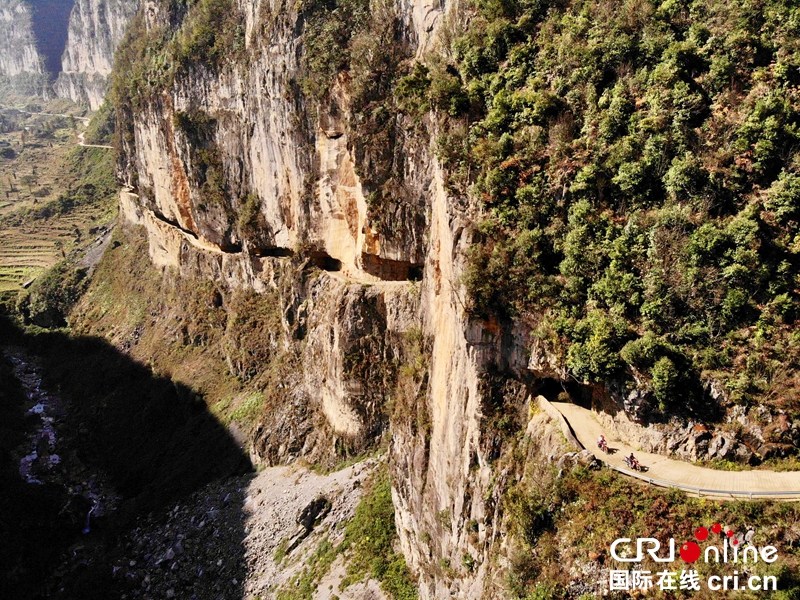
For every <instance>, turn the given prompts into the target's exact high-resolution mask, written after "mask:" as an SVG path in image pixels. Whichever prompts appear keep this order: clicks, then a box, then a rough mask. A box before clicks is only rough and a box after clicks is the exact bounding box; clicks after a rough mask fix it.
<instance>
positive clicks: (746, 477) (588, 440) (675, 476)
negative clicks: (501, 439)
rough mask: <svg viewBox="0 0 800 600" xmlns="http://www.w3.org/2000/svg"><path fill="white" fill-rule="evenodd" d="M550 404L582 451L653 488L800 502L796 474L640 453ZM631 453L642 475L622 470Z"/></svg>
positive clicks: (584, 416)
mask: <svg viewBox="0 0 800 600" xmlns="http://www.w3.org/2000/svg"><path fill="white" fill-rule="evenodd" d="M550 404H551V405H552V406H553V407H554V408H555V409H556V410H558V412H559V413H561V415H563V417H564V419H565V423H566V424H567V425H568V427H569V428H570V429H571V431H572V433H574V435H575V437H576V438H577V440H578V442H579V443H580V444H581V445H582V446H583V447H584V448H586V449H588V450H589V451H591V452H593V453H594V454H595V456H597V457H598V458H599V459H600V460H602V461H603V462H605V463H606V464H607V465H609V466H610V467H611V468H613V469H615V470H617V471H620V472H622V473H624V474H626V475H629V476H632V477H637V478H638V479H642V480H644V481H648V482H649V483H652V484H653V485H659V486H662V487H677V488H681V489H684V490H686V491H690V492H695V493H697V494H698V496H702V497H709V498H717V499H719V498H722V499H733V498H739V499H741V498H744V499H756V498H772V499H786V500H800V471H786V472H776V471H767V470H761V469H759V470H752V471H719V470H717V469H709V468H706V467H698V466H697V465H693V464H690V463H687V462H683V461H680V460H674V459H672V458H667V457H666V456H662V455H660V454H651V453H649V452H640V451H639V450H637V449H636V448H632V447H630V446H628V445H626V444H623V443H622V442H621V441H620V440H619V438H618V437H617V436H614V435H611V434H610V432H608V431H606V430H605V429H604V428H603V426H602V425H600V423H599V422H598V420H597V419H596V418H595V416H594V414H592V411H590V410H588V409H585V408H582V407H580V406H577V405H575V404H569V403H565V402H551V403H550ZM600 434H604V435H605V436H606V439H607V440H608V446H609V449H610V450H611V454H604V453H602V452H601V451H600V450H599V449H598V448H597V439H598V438H599V437H600ZM568 437H569V436H568ZM631 453H633V454H634V455H635V456H636V458H637V459H639V462H640V463H641V464H642V465H643V466H644V467H646V468H647V470H646V471H645V472H644V473H636V472H633V471H631V470H630V469H628V468H627V467H626V466H625V462H624V461H623V457H625V456H628V455H630V454H631Z"/></svg>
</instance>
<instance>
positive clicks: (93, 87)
mask: <svg viewBox="0 0 800 600" xmlns="http://www.w3.org/2000/svg"><path fill="white" fill-rule="evenodd" d="M138 7H139V2H138V0H106V1H101V0H76V2H75V5H74V7H73V8H72V12H71V13H70V17H69V27H68V30H67V39H66V47H65V48H64V53H63V56H62V57H61V62H60V65H59V67H60V71H61V72H60V73H59V75H58V79H57V80H56V83H55V86H54V88H55V92H56V94H57V95H58V96H61V97H64V98H70V99H71V100H73V101H74V102H78V103H80V104H85V105H88V106H89V108H91V109H92V110H97V109H98V108H99V107H100V104H102V102H103V98H104V96H105V93H106V88H107V87H108V81H107V79H108V76H109V75H110V74H111V69H112V67H113V63H114V52H115V50H116V49H117V46H118V45H119V43H120V42H121V41H122V37H123V35H124V34H125V28H126V27H127V25H128V22H129V21H130V19H131V18H132V17H133V15H134V14H135V13H136V10H137V9H138Z"/></svg>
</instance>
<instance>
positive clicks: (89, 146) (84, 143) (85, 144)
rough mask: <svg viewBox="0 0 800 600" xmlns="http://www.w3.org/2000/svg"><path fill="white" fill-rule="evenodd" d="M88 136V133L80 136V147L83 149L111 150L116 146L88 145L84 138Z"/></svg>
mask: <svg viewBox="0 0 800 600" xmlns="http://www.w3.org/2000/svg"><path fill="white" fill-rule="evenodd" d="M85 136H86V132H85V131H84V132H83V133H79V134H78V146H82V147H83V148H109V149H110V150H113V149H114V146H103V145H102V144H87V143H86V142H84V141H83V140H84V137H85Z"/></svg>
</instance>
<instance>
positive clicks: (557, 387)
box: [535, 377, 592, 409]
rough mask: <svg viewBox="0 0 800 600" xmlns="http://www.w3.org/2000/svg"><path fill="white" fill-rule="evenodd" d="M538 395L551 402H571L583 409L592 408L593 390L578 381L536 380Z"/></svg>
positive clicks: (544, 378) (546, 378) (549, 378)
mask: <svg viewBox="0 0 800 600" xmlns="http://www.w3.org/2000/svg"><path fill="white" fill-rule="evenodd" d="M535 385H536V394H537V395H540V396H544V397H545V398H547V399H548V400H550V401H551V402H571V403H572V404H577V405H578V406H581V407H583V408H588V409H591V408H592V388H591V387H590V386H588V385H584V384H582V383H579V382H577V381H571V380H566V381H565V380H561V379H556V378H554V377H543V378H542V379H537V380H536V384H535Z"/></svg>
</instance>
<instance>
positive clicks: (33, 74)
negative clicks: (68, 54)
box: [0, 0, 45, 93]
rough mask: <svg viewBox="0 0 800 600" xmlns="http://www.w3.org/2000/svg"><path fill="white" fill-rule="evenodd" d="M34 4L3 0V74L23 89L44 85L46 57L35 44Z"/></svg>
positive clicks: (0, 3)
mask: <svg viewBox="0 0 800 600" xmlns="http://www.w3.org/2000/svg"><path fill="white" fill-rule="evenodd" d="M31 15H32V9H31V6H30V5H29V4H28V3H26V2H23V1H22V0H2V1H0V76H3V77H5V78H6V79H7V80H8V81H9V84H10V86H11V87H12V88H15V89H19V90H21V91H23V92H25V91H28V90H30V91H32V92H34V93H35V92H36V91H37V90H38V91H40V92H41V90H42V89H43V87H44V81H43V80H44V79H45V68H44V60H43V58H42V56H41V55H40V54H39V51H38V50H37V47H36V38H35V36H34V33H33V19H32V16H31Z"/></svg>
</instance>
